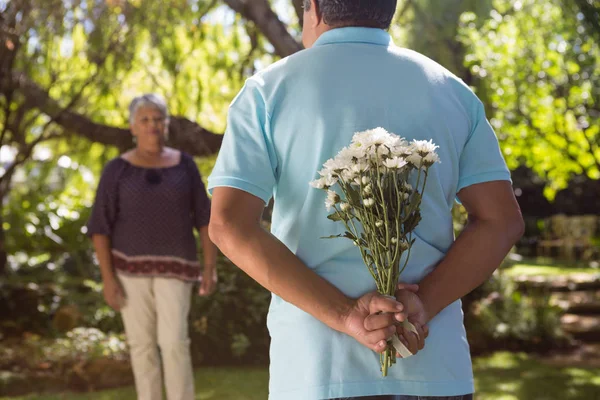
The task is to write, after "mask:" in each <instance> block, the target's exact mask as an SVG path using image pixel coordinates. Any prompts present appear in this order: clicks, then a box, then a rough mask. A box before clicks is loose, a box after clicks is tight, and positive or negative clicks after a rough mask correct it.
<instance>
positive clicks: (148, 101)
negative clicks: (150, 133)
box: [129, 93, 169, 124]
mask: <svg viewBox="0 0 600 400" xmlns="http://www.w3.org/2000/svg"><path fill="white" fill-rule="evenodd" d="M141 107H153V108H156V109H157V110H158V111H160V113H161V114H162V115H163V116H164V117H165V119H166V120H168V119H169V110H168V109H167V102H166V101H165V99H164V98H163V97H162V96H161V95H158V94H155V93H146V94H143V95H141V96H137V97H136V98H134V99H133V100H131V103H129V123H130V124H133V121H134V120H135V113H136V112H137V110H138V109H140V108H141Z"/></svg>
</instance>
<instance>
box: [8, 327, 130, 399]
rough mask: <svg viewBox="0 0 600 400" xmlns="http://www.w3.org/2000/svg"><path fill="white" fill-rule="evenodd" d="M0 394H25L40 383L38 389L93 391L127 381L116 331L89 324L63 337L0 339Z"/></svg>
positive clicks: (124, 355)
mask: <svg viewBox="0 0 600 400" xmlns="http://www.w3.org/2000/svg"><path fill="white" fill-rule="evenodd" d="M0 370H1V371H2V372H3V376H4V377H8V378H6V379H4V380H2V382H0V394H4V395H8V394H10V395H15V394H20V393H27V392H29V391H31V390H32V389H33V390H35V389H36V388H35V387H33V388H32V387H31V386H30V385H28V384H26V385H23V382H38V381H39V382H40V385H41V386H40V388H41V389H43V390H52V389H54V390H63V389H64V388H69V389H73V390H85V391H89V390H96V389H103V388H109V387H116V386H121V385H124V384H129V383H131V382H132V381H133V375H132V373H131V367H130V363H129V359H128V355H127V349H126V345H125V342H124V338H123V336H122V335H114V334H110V335H106V334H104V333H102V332H101V331H99V330H98V329H94V328H75V329H73V330H71V331H69V332H68V333H67V334H66V335H65V337H62V338H58V339H51V338H42V337H40V336H38V335H34V334H26V335H24V337H23V338H22V339H21V340H18V341H17V340H15V339H13V340H8V341H4V342H2V346H1V347H0Z"/></svg>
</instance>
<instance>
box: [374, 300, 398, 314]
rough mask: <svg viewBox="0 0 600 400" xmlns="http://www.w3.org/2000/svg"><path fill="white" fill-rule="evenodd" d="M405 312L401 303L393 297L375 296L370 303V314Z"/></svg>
mask: <svg viewBox="0 0 600 400" xmlns="http://www.w3.org/2000/svg"><path fill="white" fill-rule="evenodd" d="M402 310H404V306H403V305H402V303H399V302H398V301H397V300H396V299H394V298H393V297H388V296H382V295H374V296H373V297H371V301H369V314H377V313H378V312H390V313H397V312H400V311H402Z"/></svg>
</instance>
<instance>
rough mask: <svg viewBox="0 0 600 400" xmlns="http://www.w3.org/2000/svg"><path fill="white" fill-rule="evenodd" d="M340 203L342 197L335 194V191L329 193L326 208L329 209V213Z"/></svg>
mask: <svg viewBox="0 0 600 400" xmlns="http://www.w3.org/2000/svg"><path fill="white" fill-rule="evenodd" d="M339 202H340V196H339V195H338V194H337V193H336V192H334V191H333V190H328V191H327V198H326V199H325V207H327V211H329V210H331V207H333V206H334V205H335V204H337V203H339Z"/></svg>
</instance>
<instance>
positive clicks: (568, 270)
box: [502, 263, 600, 277]
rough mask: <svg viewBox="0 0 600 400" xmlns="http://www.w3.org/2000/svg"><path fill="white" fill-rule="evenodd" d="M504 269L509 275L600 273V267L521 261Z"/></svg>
mask: <svg viewBox="0 0 600 400" xmlns="http://www.w3.org/2000/svg"><path fill="white" fill-rule="evenodd" d="M502 271H503V272H504V273H505V274H507V275H508V276H520V275H527V276H547V277H558V276H565V275H573V274H590V275H600V268H590V267H575V266H566V265H564V264H556V265H554V264H542V263H540V264H537V263H520V264H515V265H512V266H510V267H507V268H503V269H502Z"/></svg>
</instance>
